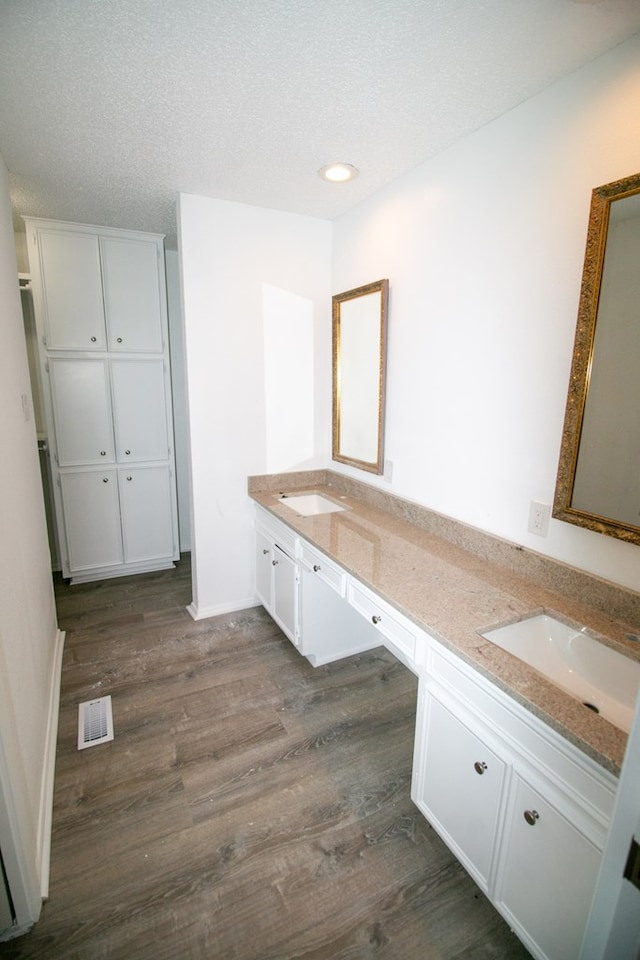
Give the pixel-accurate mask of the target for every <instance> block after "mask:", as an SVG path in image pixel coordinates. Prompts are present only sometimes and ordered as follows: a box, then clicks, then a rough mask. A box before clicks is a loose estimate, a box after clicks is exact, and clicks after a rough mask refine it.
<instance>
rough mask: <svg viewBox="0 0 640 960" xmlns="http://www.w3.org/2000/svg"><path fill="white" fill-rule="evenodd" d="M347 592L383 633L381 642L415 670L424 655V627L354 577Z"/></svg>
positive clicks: (352, 602) (360, 611) (350, 599)
mask: <svg viewBox="0 0 640 960" xmlns="http://www.w3.org/2000/svg"><path fill="white" fill-rule="evenodd" d="M347 596H348V599H349V603H350V604H351V606H352V607H353V608H354V609H355V610H357V611H358V613H360V614H361V615H362V616H363V617H364V618H365V619H366V620H367V621H369V622H370V623H371V624H373V625H374V626H375V628H376V630H378V631H379V633H380V643H381V644H384V646H385V647H386V648H387V649H388V650H390V651H391V653H393V654H394V656H396V657H397V658H398V660H400V662H401V663H403V664H404V665H405V667H408V668H409V670H411V671H412V672H413V673H417V672H418V666H419V664H420V662H421V661H422V659H423V658H424V644H423V643H421V638H422V637H423V634H422V631H421V630H420V629H419V628H418V627H417V626H416V625H415V624H414V623H411V621H410V620H408V619H407V618H406V617H404V616H403V615H402V614H401V613H399V612H398V611H397V610H394V608H393V607H392V606H391V605H390V604H388V603H386V602H385V601H384V600H382V599H381V598H380V597H378V596H376V594H375V593H373V592H372V591H371V590H368V589H367V587H364V586H363V585H362V584H360V583H358V581H357V580H354V579H353V578H350V580H349V584H348V588H347Z"/></svg>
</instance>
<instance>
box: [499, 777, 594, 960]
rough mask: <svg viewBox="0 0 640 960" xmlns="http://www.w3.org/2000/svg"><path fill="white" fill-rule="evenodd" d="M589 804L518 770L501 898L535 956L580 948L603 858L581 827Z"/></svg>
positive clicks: (560, 955)
mask: <svg viewBox="0 0 640 960" xmlns="http://www.w3.org/2000/svg"><path fill="white" fill-rule="evenodd" d="M581 813H582V811H581V808H580V806H579V805H578V804H572V803H571V802H570V801H569V800H568V799H567V798H565V797H563V796H562V795H560V796H558V797H554V792H553V788H552V787H550V786H549V787H547V789H546V790H537V789H536V788H535V787H533V786H532V785H531V784H530V783H528V782H527V780H526V778H525V776H523V775H522V774H520V773H516V774H515V776H514V782H513V785H512V789H511V792H510V808H509V813H508V816H507V819H506V824H505V831H504V836H505V844H504V850H503V856H502V862H501V866H500V870H499V873H498V878H497V889H496V893H495V898H496V903H497V906H498V908H499V909H500V912H501V913H502V914H503V916H504V917H505V918H506V919H507V920H508V921H509V922H510V923H511V924H512V925H513V927H514V929H516V930H517V931H518V932H519V933H520V935H521V937H522V939H523V940H524V942H525V944H526V945H527V947H528V948H529V949H530V950H531V952H532V953H533V954H534V956H538V957H547V958H549V960H565V958H567V960H572V958H577V957H578V956H579V953H580V947H581V944H582V937H583V933H584V929H585V926H586V922H587V916H588V913H589V907H590V905H591V899H592V897H593V892H594V890H595V883H596V877H597V873H598V868H599V865H600V859H601V856H602V847H601V845H598V846H596V845H595V843H593V842H592V840H590V839H588V837H587V836H586V832H587V831H588V828H587V831H585V832H583V831H582V830H581V829H580V820H581Z"/></svg>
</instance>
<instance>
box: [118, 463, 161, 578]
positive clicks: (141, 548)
mask: <svg viewBox="0 0 640 960" xmlns="http://www.w3.org/2000/svg"><path fill="white" fill-rule="evenodd" d="M119 482H120V511H121V514H122V539H123V542H124V560H125V563H137V562H140V561H143V560H156V559H158V560H159V559H163V558H165V557H167V558H170V557H173V555H174V549H175V548H174V531H173V509H172V494H171V474H170V472H169V467H143V468H138V469H134V470H120V471H119Z"/></svg>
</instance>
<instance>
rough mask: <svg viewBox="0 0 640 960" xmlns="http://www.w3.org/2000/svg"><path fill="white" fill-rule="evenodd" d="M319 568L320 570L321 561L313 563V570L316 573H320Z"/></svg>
mask: <svg viewBox="0 0 640 960" xmlns="http://www.w3.org/2000/svg"><path fill="white" fill-rule="evenodd" d="M319 570H320V564H319V563H314V565H313V572H314V573H318V571H319Z"/></svg>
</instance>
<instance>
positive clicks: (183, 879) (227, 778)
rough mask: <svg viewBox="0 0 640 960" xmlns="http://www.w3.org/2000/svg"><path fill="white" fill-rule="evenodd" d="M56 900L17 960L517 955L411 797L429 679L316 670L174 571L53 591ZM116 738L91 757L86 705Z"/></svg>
mask: <svg viewBox="0 0 640 960" xmlns="http://www.w3.org/2000/svg"><path fill="white" fill-rule="evenodd" d="M56 592H57V598H58V611H59V621H60V626H61V629H64V630H66V632H67V637H66V644H65V655H64V666H63V677H62V693H61V707H60V727H59V735H58V751H57V766H56V784H55V802H54V813H53V842H52V853H51V885H50V897H49V900H48V901H47V902H46V903H45V904H44V907H43V911H42V917H41V919H40V921H39V923H38V924H37V925H36V927H35V928H34V929H33V930H32V931H31V932H30V933H29V934H27V935H26V936H25V937H22V938H19V939H18V940H14V941H12V942H10V943H6V944H2V945H0V956H1V957H2V958H3V960H5V958H6V960H14V958H15V960H18V958H23V960H27V958H39V960H63V958H64V960H107V958H108V960H147V958H149V960H151V958H153V960H183V958H184V960H293V958H298V960H303V958H304V960H366V958H380V960H414V958H415V960H418V958H419V960H454V958H455V960H489V958H491V960H500V958H508V960H520V958H527V957H529V954H528V953H527V951H526V950H525V949H524V947H523V946H522V945H521V944H520V943H519V941H518V940H517V939H516V938H515V936H514V935H513V934H512V933H511V932H510V931H509V929H508V927H507V925H506V924H505V923H504V922H503V920H502V919H501V918H500V917H499V915H498V914H497V913H496V912H495V911H494V909H493V908H492V906H491V905H490V904H489V903H488V902H487V901H486V899H485V898H484V897H483V895H482V894H481V893H480V891H479V890H478V888H477V887H476V886H475V884H474V883H473V882H472V881H471V880H470V878H469V877H468V876H467V874H466V873H465V872H464V870H463V869H462V867H460V865H459V864H458V863H457V861H456V860H455V858H454V857H453V856H452V855H451V854H450V853H449V852H448V850H447V849H446V847H445V846H444V845H443V844H442V842H441V841H440V840H439V838H438V837H437V835H436V833H435V832H434V831H433V830H432V829H431V827H430V826H429V825H428V823H427V822H426V821H425V820H424V819H423V817H422V816H421V815H420V814H419V813H418V811H417V810H416V808H415V807H414V806H413V804H412V802H411V800H410V777H411V761H412V747H413V728H414V719H415V704H416V688H417V683H416V679H415V678H414V677H413V675H412V674H411V673H410V672H409V671H408V670H406V669H405V668H404V667H403V666H401V665H400V664H399V663H398V662H397V661H396V660H395V659H394V658H393V657H392V656H391V655H390V654H388V653H387V652H386V651H385V650H384V649H383V648H380V649H378V650H375V651H373V652H371V653H369V654H364V655H361V656H357V657H352V658H349V659H347V660H344V661H341V662H338V663H335V664H332V665H330V666H326V667H319V668H317V669H314V668H313V667H311V666H310V665H309V664H308V663H307V661H306V660H305V659H304V658H302V657H300V656H299V654H298V653H297V652H296V651H295V649H294V648H293V646H292V645H291V643H289V641H288V640H287V639H286V638H285V637H284V636H283V635H282V633H281V632H280V631H279V629H278V628H277V627H276V625H275V624H274V623H273V622H272V621H271V619H270V618H269V617H268V616H267V614H266V613H265V612H264V610H263V609H262V608H261V607H258V608H255V609H252V610H247V611H244V612H242V613H237V614H233V615H227V616H222V617H217V618H213V619H210V620H202V621H199V622H194V621H193V620H192V619H191V618H190V617H189V615H188V613H187V612H186V610H185V606H186V604H187V603H188V602H189V601H190V599H191V589H190V570H189V562H188V557H186V558H184V559H183V560H182V561H181V563H180V564H179V565H178V567H177V569H176V570H175V571H163V572H161V573H156V574H144V575H142V576H137V577H131V578H127V579H118V580H111V581H102V582H100V583H95V584H86V585H78V586H74V587H69V586H67V585H65V584H64V583H62V582H60V583H58V584H57V586H56ZM107 693H109V694H111V696H112V703H113V716H114V728H115V739H114V740H113V742H111V743H108V744H102V745H99V746H95V747H92V748H90V749H87V750H83V751H80V752H78V750H77V744H76V738H77V712H78V703H80V702H81V701H83V700H87V699H92V698H94V697H97V696H102V695H105V694H107Z"/></svg>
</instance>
